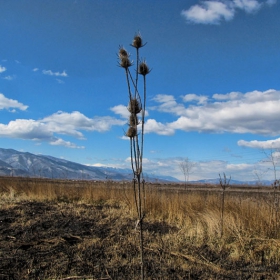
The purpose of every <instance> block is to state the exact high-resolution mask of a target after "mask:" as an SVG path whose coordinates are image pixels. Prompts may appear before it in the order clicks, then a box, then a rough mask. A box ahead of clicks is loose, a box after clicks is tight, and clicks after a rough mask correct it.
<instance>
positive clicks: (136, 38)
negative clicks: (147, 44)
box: [132, 33, 143, 49]
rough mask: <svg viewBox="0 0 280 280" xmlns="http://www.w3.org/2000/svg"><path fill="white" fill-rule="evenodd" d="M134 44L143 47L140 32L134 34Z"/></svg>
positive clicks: (135, 46) (136, 46)
mask: <svg viewBox="0 0 280 280" xmlns="http://www.w3.org/2000/svg"><path fill="white" fill-rule="evenodd" d="M132 46H133V47H134V48H136V49H139V48H141V47H143V43H142V37H141V35H140V33H138V34H136V35H135V36H134V38H133V42H132Z"/></svg>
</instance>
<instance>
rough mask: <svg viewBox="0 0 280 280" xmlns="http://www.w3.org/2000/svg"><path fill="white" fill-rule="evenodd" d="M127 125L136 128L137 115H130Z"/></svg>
mask: <svg viewBox="0 0 280 280" xmlns="http://www.w3.org/2000/svg"><path fill="white" fill-rule="evenodd" d="M129 125H130V126H137V125H138V118H137V115H135V114H131V115H130V116H129Z"/></svg>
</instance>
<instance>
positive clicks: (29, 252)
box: [0, 177, 280, 280]
mask: <svg viewBox="0 0 280 280" xmlns="http://www.w3.org/2000/svg"><path fill="white" fill-rule="evenodd" d="M278 216H279V199H278V192H274V190H272V189H271V188H268V187H267V188H263V189H262V188H259V189H258V188H254V189H253V188H246V189H245V188H244V189H241V188H232V189H231V188H230V189H228V190H226V194H225V211H224V218H223V223H224V230H223V235H221V223H222V221H221V190H220V188H219V187H216V186H207V187H206V186H205V187H204V186H193V187H190V188H188V189H187V190H184V187H183V185H182V186H180V185H160V184H157V185H156V184H147V192H146V217H145V220H144V242H145V246H144V250H145V261H146V270H145V273H146V279H280V267H279V262H280V239H279V235H280V234H279V217H278ZM136 217H137V215H136V212H135V207H134V200H133V192H132V190H131V186H130V183H124V182H120V183H116V182H110V181H106V182H88V181H59V180H47V179H37V178H36V179H29V178H25V179H23V178H11V177H10V178H7V177H6V178H5V177H2V178H0V279H3V280H4V279H5V280H6V279H7V280H8V279H139V275H140V267H139V254H138V230H137V228H136V227H135V225H136Z"/></svg>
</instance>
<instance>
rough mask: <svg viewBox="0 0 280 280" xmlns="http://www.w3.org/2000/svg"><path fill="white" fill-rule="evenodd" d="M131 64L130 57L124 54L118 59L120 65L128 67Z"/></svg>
mask: <svg viewBox="0 0 280 280" xmlns="http://www.w3.org/2000/svg"><path fill="white" fill-rule="evenodd" d="M131 65H132V62H131V61H130V59H129V58H128V57H127V56H124V57H122V58H121V61H120V66H121V67H123V68H125V69H127V68H128V67H130V66H131Z"/></svg>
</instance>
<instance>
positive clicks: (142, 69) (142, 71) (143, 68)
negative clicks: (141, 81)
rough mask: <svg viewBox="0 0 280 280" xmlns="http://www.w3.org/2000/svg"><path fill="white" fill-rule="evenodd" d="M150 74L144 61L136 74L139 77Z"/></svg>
mask: <svg viewBox="0 0 280 280" xmlns="http://www.w3.org/2000/svg"><path fill="white" fill-rule="evenodd" d="M150 72H151V70H150V69H149V66H148V65H147V63H146V61H145V60H143V61H142V62H141V63H140V65H139V68H138V73H139V74H140V75H143V76H146V75H147V74H149V73H150Z"/></svg>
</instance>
